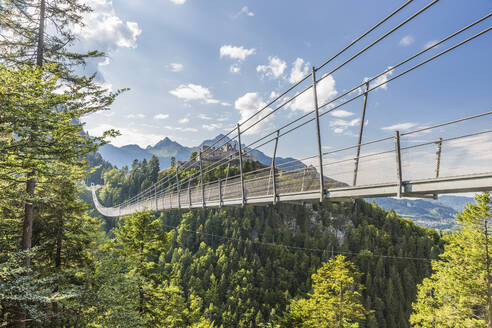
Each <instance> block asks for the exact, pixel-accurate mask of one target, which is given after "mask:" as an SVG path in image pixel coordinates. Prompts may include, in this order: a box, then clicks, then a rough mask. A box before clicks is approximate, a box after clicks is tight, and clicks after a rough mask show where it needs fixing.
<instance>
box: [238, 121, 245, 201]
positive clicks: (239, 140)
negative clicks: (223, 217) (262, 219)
mask: <svg viewBox="0 0 492 328" xmlns="http://www.w3.org/2000/svg"><path fill="white" fill-rule="evenodd" d="M237 140H238V143H239V174H240V175H241V198H242V200H243V202H242V205H243V206H244V205H245V204H246V193H245V190H244V174H243V150H242V146H241V129H240V126H239V123H238V124H237Z"/></svg>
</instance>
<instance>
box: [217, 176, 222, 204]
mask: <svg viewBox="0 0 492 328" xmlns="http://www.w3.org/2000/svg"><path fill="white" fill-rule="evenodd" d="M218 183H219V207H222V179H220V178H219V181H218Z"/></svg>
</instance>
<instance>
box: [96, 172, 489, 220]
mask: <svg viewBox="0 0 492 328" xmlns="http://www.w3.org/2000/svg"><path fill="white" fill-rule="evenodd" d="M263 182H265V181H263ZM318 186H319V184H318ZM221 189H222V188H221V186H208V188H207V189H205V190H204V191H203V194H202V192H201V191H200V190H197V189H196V188H195V189H194V190H193V191H190V190H188V191H186V190H184V191H180V192H179V193H178V192H174V193H170V194H166V195H161V196H159V195H156V196H155V197H153V198H149V199H146V200H142V201H140V202H137V203H135V204H133V205H129V206H125V207H121V208H119V207H111V208H108V207H103V206H102V205H101V204H100V203H99V201H98V199H97V196H96V193H95V188H94V187H93V189H92V194H93V198H94V203H95V205H96V208H97V210H98V211H99V212H101V214H103V215H105V216H109V217H119V216H125V215H129V214H132V213H135V212H137V211H143V210H153V211H166V210H171V209H192V208H217V207H223V206H224V207H225V206H242V205H266V204H272V203H276V202H319V201H320V199H321V192H320V189H319V188H318V189H312V188H310V190H308V191H298V192H281V191H280V192H278V193H277V196H276V197H274V196H273V193H271V194H269V192H268V191H267V192H265V193H263V194H259V193H258V192H256V193H255V192H251V193H249V194H248V193H246V194H245V198H244V200H243V198H242V195H241V194H240V193H234V192H232V193H230V196H233V195H234V194H235V195H234V196H237V197H221V196H217V197H215V198H216V199H214V197H206V198H202V197H193V196H192V194H197V193H198V194H202V195H204V194H206V193H209V194H210V193H211V192H217V194H218V195H219V193H221V192H222V190H221ZM480 191H492V173H487V174H474V175H466V176H455V177H448V178H435V179H423V180H409V181H402V182H401V185H400V184H399V183H382V184H374V185H365V186H356V187H334V188H325V192H324V196H323V200H324V201H344V200H349V199H357V198H375V197H398V196H399V197H417V198H419V197H420V198H431V197H435V196H436V195H439V194H450V193H465V192H480ZM200 196H201V195H200ZM224 196H225V195H224ZM207 198H208V199H207Z"/></svg>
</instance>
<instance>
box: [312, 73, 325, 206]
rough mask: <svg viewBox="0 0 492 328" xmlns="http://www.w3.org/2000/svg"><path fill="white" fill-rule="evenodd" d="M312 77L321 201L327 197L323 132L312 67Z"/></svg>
mask: <svg viewBox="0 0 492 328" xmlns="http://www.w3.org/2000/svg"><path fill="white" fill-rule="evenodd" d="M311 76H312V77H313V105H314V111H315V118H316V137H317V142H318V162H319V193H320V195H319V201H320V202H322V201H323V198H324V197H325V177H324V175H323V150H322V148H321V131H320V128H319V111H318V94H317V91H316V69H315V68H314V66H313V67H312V71H311Z"/></svg>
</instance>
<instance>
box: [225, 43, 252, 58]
mask: <svg viewBox="0 0 492 328" xmlns="http://www.w3.org/2000/svg"><path fill="white" fill-rule="evenodd" d="M219 52H220V58H222V57H230V58H232V59H238V60H245V59H246V58H247V57H248V56H251V55H253V54H254V53H255V52H256V49H255V48H251V49H246V48H244V47H243V46H240V47H236V46H231V45H224V46H222V47H220V50H219Z"/></svg>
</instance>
